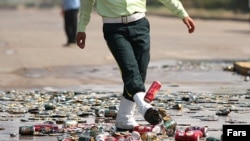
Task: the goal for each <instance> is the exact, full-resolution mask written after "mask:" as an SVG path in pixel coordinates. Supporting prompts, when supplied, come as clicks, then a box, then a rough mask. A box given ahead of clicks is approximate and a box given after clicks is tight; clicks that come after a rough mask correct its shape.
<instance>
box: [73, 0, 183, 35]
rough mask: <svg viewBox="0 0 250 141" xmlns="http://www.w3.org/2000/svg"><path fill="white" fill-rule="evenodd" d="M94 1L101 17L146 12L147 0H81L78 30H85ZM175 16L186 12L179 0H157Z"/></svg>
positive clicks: (181, 16)
mask: <svg viewBox="0 0 250 141" xmlns="http://www.w3.org/2000/svg"><path fill="white" fill-rule="evenodd" d="M95 1H96V9H97V13H98V14H99V15H100V16H102V17H109V18H118V17H121V16H124V15H131V14H133V13H135V12H146V1H147V0H81V7H80V17H79V23H78V29H77V31H78V32H85V30H86V26H87V25H88V23H89V21H90V17H91V12H92V8H93V6H94V4H95ZM158 1H160V2H161V3H162V4H163V5H164V6H166V7H167V8H168V9H169V10H171V11H172V12H173V13H174V14H175V15H176V16H178V17H180V18H184V17H186V16H188V13H187V12H186V10H185V9H184V7H183V5H182V3H181V2H180V1H179V0H158Z"/></svg>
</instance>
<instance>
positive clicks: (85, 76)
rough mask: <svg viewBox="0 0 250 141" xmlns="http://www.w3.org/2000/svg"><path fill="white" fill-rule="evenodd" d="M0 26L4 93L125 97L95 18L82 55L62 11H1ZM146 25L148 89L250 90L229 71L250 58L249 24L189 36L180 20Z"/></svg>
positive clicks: (216, 26)
mask: <svg viewBox="0 0 250 141" xmlns="http://www.w3.org/2000/svg"><path fill="white" fill-rule="evenodd" d="M247 18H248V17H246V19H247ZM0 19H1V22H0V54H1V55H0V90H9V89H46V90H55V89H67V90H71V89H74V90H79V89H94V90H104V89H106V90H109V91H111V90H114V91H120V90H121V87H122V86H121V85H122V83H121V80H120V75H119V72H118V70H117V67H116V64H115V61H114V60H113V58H112V56H111V54H110V53H109V50H108V49H107V47H106V44H105V41H104V40H103V37H102V32H101V30H102V27H101V26H102V25H101V19H100V17H98V16H97V15H96V14H95V13H93V14H92V19H91V22H90V24H89V26H88V28H87V43H86V48H85V49H84V50H81V49H79V48H77V47H76V46H75V47H71V48H65V47H62V45H63V44H64V43H65V40H66V38H65V35H64V31H63V23H62V17H60V11H59V10H58V9H52V10H34V9H30V10H26V9H19V10H15V11H9V10H2V11H1V12H0ZM148 19H149V20H150V23H151V39H152V41H151V42H152V49H151V50H152V52H151V56H152V59H151V60H152V61H151V63H150V68H149V72H148V79H147V83H146V84H147V86H148V85H150V83H151V82H152V81H153V80H159V81H161V82H162V83H163V88H162V89H163V90H168V91H171V92H174V91H194V92H204V93H224V94H237V93H239V94H242V93H245V92H246V91H247V90H248V89H250V85H249V83H250V82H249V81H245V77H244V76H241V75H237V74H234V73H233V72H226V71H223V68H224V67H227V66H231V65H232V63H233V62H234V61H237V60H248V61H249V59H250V50H249V45H250V40H249V34H250V28H249V26H250V25H249V23H248V22H247V21H245V22H242V21H219V20H202V19H194V20H195V21H196V26H197V29H196V32H195V33H193V34H191V35H190V34H188V32H187V30H186V27H185V26H184V24H183V23H182V21H181V20H180V19H178V18H168V17H165V18H164V17H159V16H148ZM236 117H237V116H236ZM177 119H178V117H177ZM221 124H222V123H219V124H216V125H218V126H220V125H221ZM215 135H216V136H218V135H219V133H217V134H215Z"/></svg>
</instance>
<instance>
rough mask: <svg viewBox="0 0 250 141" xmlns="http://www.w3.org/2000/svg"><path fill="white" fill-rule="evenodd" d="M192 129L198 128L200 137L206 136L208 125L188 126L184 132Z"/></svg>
mask: <svg viewBox="0 0 250 141" xmlns="http://www.w3.org/2000/svg"><path fill="white" fill-rule="evenodd" d="M193 130H199V131H201V132H202V137H207V136H208V127H207V126H204V127H199V126H190V127H187V128H186V129H185V132H187V131H193Z"/></svg>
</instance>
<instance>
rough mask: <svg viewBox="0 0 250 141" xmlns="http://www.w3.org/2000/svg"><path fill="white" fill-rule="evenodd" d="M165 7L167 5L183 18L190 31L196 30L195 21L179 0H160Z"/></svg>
mask: <svg viewBox="0 0 250 141" xmlns="http://www.w3.org/2000/svg"><path fill="white" fill-rule="evenodd" d="M159 1H160V2H161V3H162V4H163V5H164V6H165V7H167V8H168V9H169V10H170V11H171V12H172V13H174V14H175V15H177V16H178V17H180V18H181V19H182V21H183V22H184V24H185V25H186V26H187V28H188V32H189V33H193V32H194V30H195V23H194V21H193V19H192V18H191V17H190V16H189V15H188V13H187V11H186V10H185V8H184V7H183V5H182V3H181V2H180V1H179V0H159Z"/></svg>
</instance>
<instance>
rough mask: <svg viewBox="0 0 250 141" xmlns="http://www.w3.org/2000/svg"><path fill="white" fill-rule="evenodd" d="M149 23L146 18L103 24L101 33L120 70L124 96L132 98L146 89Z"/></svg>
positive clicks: (148, 57)
mask: <svg viewBox="0 0 250 141" xmlns="http://www.w3.org/2000/svg"><path fill="white" fill-rule="evenodd" d="M149 32H150V25H149V22H148V20H147V18H142V19H140V20H138V21H135V22H131V23H128V24H122V23H114V24H113V23H112V24H110V23H104V24H103V34H104V38H105V40H106V42H107V45H108V47H109V49H110V51H111V53H112V54H113V56H114V58H115V60H116V62H117V64H118V66H119V68H120V72H121V77H122V80H123V83H124V90H123V96H124V97H125V98H127V99H129V100H131V101H134V100H133V96H134V95H135V94H136V93H137V92H145V85H144V83H145V80H146V75H147V68H148V64H149V60H150V35H149Z"/></svg>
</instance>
